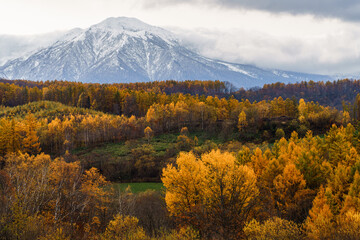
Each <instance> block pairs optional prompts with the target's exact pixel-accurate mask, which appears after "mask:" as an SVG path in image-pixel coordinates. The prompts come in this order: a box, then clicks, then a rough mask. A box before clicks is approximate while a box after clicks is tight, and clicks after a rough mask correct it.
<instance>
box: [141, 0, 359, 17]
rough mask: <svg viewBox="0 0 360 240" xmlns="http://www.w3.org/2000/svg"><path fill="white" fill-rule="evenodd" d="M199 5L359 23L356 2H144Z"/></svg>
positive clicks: (148, 3)
mask: <svg viewBox="0 0 360 240" xmlns="http://www.w3.org/2000/svg"><path fill="white" fill-rule="evenodd" d="M177 4H200V5H204V6H217V7H224V8H239V9H254V10H262V11H268V12H272V13H290V14H311V15H314V16H316V17H331V18H339V19H344V20H350V21H360V1H358V0H145V2H144V6H145V7H149V8H151V7H159V6H165V5H177Z"/></svg>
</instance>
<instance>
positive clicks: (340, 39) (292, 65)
mask: <svg viewBox="0 0 360 240" xmlns="http://www.w3.org/2000/svg"><path fill="white" fill-rule="evenodd" d="M171 30H172V31H173V32H174V33H176V34H177V35H178V36H180V37H181V38H182V41H183V44H185V45H186V46H187V47H190V48H191V49H196V50H197V51H198V52H199V53H200V54H202V55H204V56H206V57H209V58H215V59H220V60H225V61H229V62H237V63H242V64H253V65H257V66H259V67H262V68H277V69H282V70H289V71H297V72H308V73H319V74H337V73H342V74H346V73H353V72H358V71H359V67H358V66H359V65H360V43H359V42H358V41H357V39H359V38H360V31H355V32H352V31H351V30H350V29H345V30H344V32H343V33H341V34H339V35H336V34H327V35H323V36H321V37H316V38H315V39H308V38H307V37H304V38H299V37H296V38H295V37H284V36H282V37H279V36H274V35H268V34H265V33H261V32H253V31H244V30H237V31H233V32H221V31H214V30H207V29H194V30H192V31H189V30H182V29H179V28H178V29H175V28H173V29H171ZM345 43H346V44H345Z"/></svg>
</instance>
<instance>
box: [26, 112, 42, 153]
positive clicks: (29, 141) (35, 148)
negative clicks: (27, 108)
mask: <svg viewBox="0 0 360 240" xmlns="http://www.w3.org/2000/svg"><path fill="white" fill-rule="evenodd" d="M36 129H37V123H36V120H35V118H34V115H33V114H31V113H29V114H28V115H27V116H26V121H25V134H26V135H25V138H24V139H23V142H22V145H23V149H24V152H26V153H29V154H31V155H36V154H38V153H39V152H40V151H41V148H40V142H39V137H38V136H37V134H36Z"/></svg>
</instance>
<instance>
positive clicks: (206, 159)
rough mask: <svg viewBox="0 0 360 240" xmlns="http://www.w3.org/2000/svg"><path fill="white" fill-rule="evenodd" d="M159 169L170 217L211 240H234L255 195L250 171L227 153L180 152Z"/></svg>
mask: <svg viewBox="0 0 360 240" xmlns="http://www.w3.org/2000/svg"><path fill="white" fill-rule="evenodd" d="M176 163H177V167H174V166H172V165H170V166H168V167H167V168H165V169H164V170H163V177H162V181H163V183H164V186H165V187H166V196H165V201H166V203H167V206H168V209H169V212H170V214H171V215H173V216H175V217H177V218H178V219H180V220H182V221H183V222H186V223H187V224H190V225H192V226H194V227H195V228H197V229H199V230H200V231H201V232H202V233H203V234H205V233H206V234H209V235H211V236H212V237H215V238H223V239H237V238H239V237H240V234H241V229H242V227H243V226H244V224H245V222H246V220H247V219H248V217H249V214H250V212H251V209H252V208H253V206H254V200H255V197H256V196H257V194H258V189H257V187H256V176H255V173H254V171H253V170H252V169H251V168H249V167H247V166H242V165H238V164H237V163H236V159H235V157H234V156H233V155H232V154H230V153H221V152H220V151H219V150H216V151H214V150H213V151H211V152H210V153H207V154H203V155H201V157H200V158H199V159H198V158H196V157H195V156H194V154H193V153H182V154H180V156H179V157H178V159H177V162H176Z"/></svg>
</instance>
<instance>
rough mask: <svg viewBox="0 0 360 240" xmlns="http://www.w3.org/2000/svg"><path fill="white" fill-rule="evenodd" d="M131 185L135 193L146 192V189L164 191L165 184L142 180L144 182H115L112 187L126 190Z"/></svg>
mask: <svg viewBox="0 0 360 240" xmlns="http://www.w3.org/2000/svg"><path fill="white" fill-rule="evenodd" d="M128 186H130V188H131V191H132V192H133V193H139V192H145V191H146V190H155V191H162V190H164V185H163V184H162V183H153V182H142V183H114V184H112V187H113V188H115V189H116V190H121V191H125V190H126V188H127V187H128Z"/></svg>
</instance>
